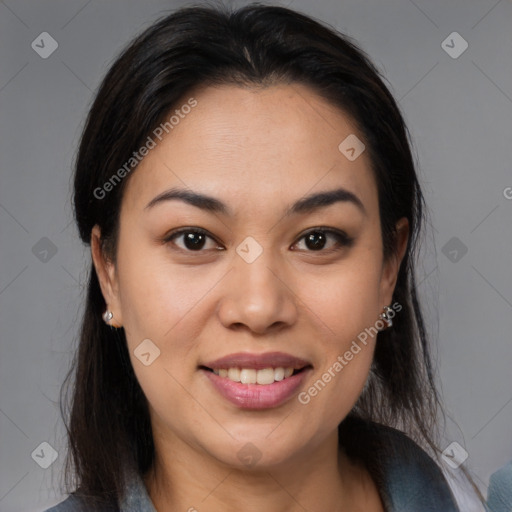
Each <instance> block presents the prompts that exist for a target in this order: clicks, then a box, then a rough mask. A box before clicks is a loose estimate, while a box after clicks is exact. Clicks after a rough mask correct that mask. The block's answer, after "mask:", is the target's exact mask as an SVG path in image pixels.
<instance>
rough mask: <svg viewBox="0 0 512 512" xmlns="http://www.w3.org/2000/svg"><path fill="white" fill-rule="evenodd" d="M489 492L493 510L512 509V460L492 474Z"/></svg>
mask: <svg viewBox="0 0 512 512" xmlns="http://www.w3.org/2000/svg"><path fill="white" fill-rule="evenodd" d="M487 493H488V494H487V504H488V505H489V508H490V509H491V510H492V512H502V511H503V512H508V511H510V510H512V461H510V462H509V463H508V464H507V465H506V466H503V467H502V468H501V469H499V470H498V471H496V472H495V473H493V474H492V475H491V478H490V480H489V489H488V490H487Z"/></svg>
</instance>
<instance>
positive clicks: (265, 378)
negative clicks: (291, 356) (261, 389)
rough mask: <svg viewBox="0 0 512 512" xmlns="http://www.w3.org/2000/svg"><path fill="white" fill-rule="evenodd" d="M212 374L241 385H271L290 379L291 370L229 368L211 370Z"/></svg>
mask: <svg viewBox="0 0 512 512" xmlns="http://www.w3.org/2000/svg"><path fill="white" fill-rule="evenodd" d="M213 373H215V374H216V375H218V376H219V377H226V378H228V379H229V380H232V381H234V382H241V383H242V384H272V383H273V382H275V381H280V380H283V379H286V377H290V376H291V375H292V373H293V368H283V367H279V368H264V369H263V370H255V369H254V368H241V369H240V368H229V369H219V370H213Z"/></svg>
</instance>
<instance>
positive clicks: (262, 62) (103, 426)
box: [62, 4, 439, 501]
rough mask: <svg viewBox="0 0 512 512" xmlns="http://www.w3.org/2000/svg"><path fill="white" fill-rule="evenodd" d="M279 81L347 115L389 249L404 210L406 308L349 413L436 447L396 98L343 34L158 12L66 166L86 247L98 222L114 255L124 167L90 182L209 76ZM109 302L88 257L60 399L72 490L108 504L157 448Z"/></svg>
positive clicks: (293, 22) (434, 400) (413, 186)
mask: <svg viewBox="0 0 512 512" xmlns="http://www.w3.org/2000/svg"><path fill="white" fill-rule="evenodd" d="M281 83H286V84H294V83H297V84H303V85H306V86H308V87H310V88H311V89H312V90H313V91H315V92H316V93H317V94H318V95H319V96H320V97H322V98H324V99H325V100H327V101H328V102H329V103H330V104H332V105H333V106H335V107H337V108H339V109H341V110H342V111H343V112H344V113H346V114H347V115H348V116H349V117H350V118H351V120H352V122H353V123H355V125H356V127H357V128H358V130H359V132H360V133H361V134H362V135H363V137H364V142H365V144H366V151H367V152H368V155H369V158H370V161H371V164H372V170H373V173H374V176H375V180H376V183H377V187H378V199H379V209H380V219H381V230H382V240H383V247H384V257H385V258H388V257H390V255H391V254H392V251H393V248H394V246H395V244H394V242H395V224H396V222H397V220H398V219H400V218H401V217H406V218H407V219H408V221H409V225H410V238H409V242H408V246H407V250H406V253H405V256H404V258H403V261H402V265H401V267H400V271H399V275H398V281H397V284H396V289H395V292H394V296H393V302H395V301H396V302H398V303H400V304H401V305H402V310H401V312H400V313H399V314H398V315H397V316H396V317H395V319H394V325H393V327H392V329H388V330H386V331H383V332H381V333H379V335H378V337H379V343H378V344H377V348H376V351H375V357H374V363H373V366H372V370H371V372H370V376H369V380H368V384H367V386H366V388H365V390H364V392H363V393H362V395H361V396H360V398H359V400H358V402H357V404H356V407H355V408H354V410H353V411H352V413H351V415H353V416H357V417H360V418H364V419H368V420H371V421H375V422H379V423H383V424H385V425H388V426H394V427H398V428H400V429H401V430H404V431H405V432H406V433H408V434H409V435H410V436H411V437H412V438H414V439H416V440H418V441H420V442H423V444H424V445H425V446H430V447H431V448H432V449H433V450H435V447H436V439H435V425H436V417H437V416H438V412H439V411H438V409H439V407H438V406H439V400H438V396H437V393H436V388H435V384H434V375H433V369H432V365H431V358H430V355H429V345H428V342H427V335H426V332H425V327H424V321H423V317H422V313H421V309H420V306H419V303H418V299H417V292H416V285H415V275H414V262H415V255H416V251H417V242H418V237H419V235H420V231H421V228H422V222H423V220H424V202H423V197H422V193H421V190H420V186H419V184H418V179H417V175H416V172H415V165H414V162H413V157H412V154H411V145H410V142H409V139H410V136H409V133H408V131H407V128H406V126H405V123H404V120H403V117H402V115H401V113H400V109H399V107H398V106H397V103H396V102H395V100H394V98H393V97H392V95H391V93H390V92H389V90H388V88H387V87H386V85H385V84H384V82H383V79H382V78H381V76H380V73H379V71H378V70H377V69H376V68H375V67H374V65H373V64H372V63H371V61H370V60H369V58H368V57H367V56H366V54H365V53H364V52H363V51H362V50H361V49H360V48H358V47H357V45H356V44H355V43H354V42H353V41H351V40H350V38H349V37H347V36H344V35H342V34H340V33H338V32H336V31H335V30H333V29H331V28H329V27H328V26H327V25H325V24H323V23H320V22H318V21H315V20H313V19H312V18H310V17H308V16H305V15H303V14H300V13H298V12H295V11H292V10H289V9H287V8H283V7H277V6H264V5H259V4H251V5H247V6H245V7H243V8H240V9H238V10H230V9H228V8H226V7H224V6H215V7H210V6H204V5H203V6H194V7H188V8H183V9H180V10H178V11H175V12H173V13H172V14H170V15H167V16H166V17H164V18H163V19H161V20H159V21H157V22H156V23H154V24H153V25H152V26H151V27H149V28H148V29H147V30H145V31H144V32H143V33H142V34H141V35H139V36H138V37H137V38H136V39H135V40H133V41H132V42H131V43H130V45H129V46H128V47H127V48H126V49H125V50H124V51H123V52H122V53H121V55H120V56H119V57H118V58H117V60H116V61H115V62H114V64H113V65H112V66H111V68H110V69H109V71H108V73H107V75H106V76H105V78H104V80H103V82H102V83H101V86H100V88H99V90H98V92H97V95H96V97H95V100H94V103H93V104H92V107H91V109H90V112H89V115H88V118H87V121H86V125H85V128H84V131H83V134H82V138H81V143H80V147H79V151H78V154H77V158H76V168H75V175H74V207H75V217H76V223H77V226H78V231H79V233H80V237H81V239H82V241H83V242H84V243H85V244H89V243H90V237H91V230H92V228H93V226H94V225H95V224H97V225H98V226H99V227H100V228H101V232H102V242H103V244H104V246H103V247H104V250H105V253H106V254H107V255H108V257H109V258H111V259H112V261H115V258H116V239H117V231H118V226H119V212H120V205H121V201H122V197H123V189H124V186H125V185H126V181H127V180H128V179H129V177H126V178H124V180H122V181H121V182H120V183H119V184H118V185H117V186H115V187H113V189H112V190H111V191H109V192H108V194H106V196H105V197H103V198H98V197H96V196H97V194H96V195H95V193H94V192H95V190H97V188H98V187H102V185H103V184H104V183H105V182H107V181H108V180H109V179H110V178H111V177H112V176H113V175H114V174H115V173H116V171H117V170H118V169H119V168H120V167H121V166H122V165H123V163H125V162H126V161H127V160H128V159H129V158H130V156H131V155H132V153H133V152H134V151H136V150H137V149H138V148H139V147H141V146H142V144H143V143H144V141H145V140H146V139H147V137H148V135H150V134H151V132H152V131H153V130H154V129H155V128H156V127H157V126H158V125H159V124H160V123H161V122H162V120H163V119H165V118H166V116H168V115H169V112H170V111H171V110H172V109H173V108H176V107H177V106H179V101H180V100H181V99H182V98H183V97H185V95H186V94H189V93H190V91H192V90H193V89H194V88H196V87H199V86H208V85H212V84H215V85H222V84H237V85H239V86H240V87H249V86H250V87H267V86H271V85H273V84H281ZM133 172H136V170H134V171H132V173H133ZM105 306H106V305H105V301H104V299H103V296H102V293H101V291H100V286H99V282H98V278H97V275H96V272H95V270H94V267H93V265H92V262H91V267H90V275H89V282H88V289H87V298H86V303H85V311H84V314H83V320H82V324H81V332H80V340H79V347H78V350H77V353H76V357H75V360H74V362H73V367H72V368H71V370H70V372H69V374H68V376H67V379H66V381H67V383H68V385H70V386H71V389H72V400H71V404H70V411H69V413H68V411H67V403H68V401H67V399H65V398H64V397H62V414H63V416H64V418H65V422H66V426H67V433H68V439H69V453H68V458H67V461H66V472H65V474H66V484H67V488H68V490H75V489H77V488H78V489H79V492H80V493H81V494H83V495H84V496H85V495H87V496H89V497H95V498H97V499H98V500H100V499H104V500H107V501H108V500H111V501H115V500H116V499H117V498H118V497H119V493H120V491H121V489H122V487H123V482H122V481H121V475H122V471H121V468H122V466H123V464H124V463H125V462H126V461H127V460H129V459H130V460H132V459H133V463H134V464H135V465H136V467H137V468H138V469H139V471H140V473H141V474H144V473H146V471H147V470H148V469H149V468H150V467H151V465H152V463H153V459H154V445H153V438H152V433H151V424H150V419H149V414H148V405H147V401H146V398H145V396H144V393H143V392H142V389H141V388H140V386H139V384H138V382H137V379H136V377H135V374H134V371H133V368H132V365H131V362H130V358H129V354H128V351H127V345H126V338H125V334H124V331H123V329H118V330H112V329H111V328H110V327H108V326H107V325H106V324H105V323H104V322H103V320H102V313H103V312H104V310H105ZM72 378H73V379H74V382H71V379H72ZM64 388H65V386H63V390H64ZM68 415H69V419H68ZM354 441H355V442H357V440H354Z"/></svg>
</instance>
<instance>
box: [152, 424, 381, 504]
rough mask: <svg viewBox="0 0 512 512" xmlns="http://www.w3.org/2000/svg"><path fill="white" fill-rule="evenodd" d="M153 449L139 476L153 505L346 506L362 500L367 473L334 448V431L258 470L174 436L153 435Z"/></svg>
mask: <svg viewBox="0 0 512 512" xmlns="http://www.w3.org/2000/svg"><path fill="white" fill-rule="evenodd" d="M155 449H156V453H157V457H156V459H155V463H154V465H153V467H152V468H151V470H150V471H149V472H148V473H147V475H145V477H144V480H145V484H146V487H147V489H148V493H149V496H150V497H151V500H152V502H153V504H154V506H155V508H156V509H157V510H183V511H190V512H194V510H198V511H199V510H208V511H211V512H216V511H219V512H220V511H222V512H232V511H233V512H234V511H238V510H245V511H247V512H260V511H261V510H272V511H273V512H281V511H282V512H285V511H287V512H299V511H300V512H303V511H304V510H336V511H349V510H356V509H357V510H358V508H357V507H358V506H361V504H363V505H364V501H363V503H361V498H363V500H366V498H365V493H361V492H360V491H361V489H362V487H361V485H363V487H366V486H367V485H368V475H367V473H366V472H365V471H364V469H362V468H361V467H360V466H356V465H354V464H352V463H351V461H350V460H349V459H348V457H347V456H346V455H345V453H344V452H343V451H342V450H338V433H337V431H335V432H333V433H332V434H331V435H330V436H328V438H326V439H325V441H324V442H323V443H322V444H321V445H320V446H315V447H314V449H311V450H310V451H307V450H305V451H304V452H303V453H301V454H297V455H296V456H295V457H294V458H293V460H287V461H284V462H282V463H280V464H276V465H273V466H272V467H264V468H260V469H254V468H252V469H245V468H244V469H240V468H233V467H230V466H227V465H225V464H223V463H222V462H220V461H219V460H217V459H215V458H213V457H211V456H210V455H208V454H205V453H204V451H202V450H199V449H194V448H193V447H191V446H190V445H188V444H186V443H184V442H181V441H180V440H178V439H176V438H175V439H173V440H172V442H164V441H157V440H155ZM158 454H160V456H158ZM161 454H164V456H162V455H161ZM356 503H357V505H356ZM368 510H373V509H368Z"/></svg>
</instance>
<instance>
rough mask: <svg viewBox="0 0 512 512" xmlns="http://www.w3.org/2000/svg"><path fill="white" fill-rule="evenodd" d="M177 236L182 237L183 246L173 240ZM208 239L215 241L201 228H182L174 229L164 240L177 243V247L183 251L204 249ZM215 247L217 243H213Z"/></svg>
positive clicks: (177, 237)
mask: <svg viewBox="0 0 512 512" xmlns="http://www.w3.org/2000/svg"><path fill="white" fill-rule="evenodd" d="M179 238H182V239H183V242H182V244H183V247H182V246H180V245H178V244H176V243H175V240H177V239H179ZM208 239H210V240H212V241H214V242H215V240H214V239H213V238H212V237H211V236H210V235H208V234H207V232H206V231H205V230H203V229H199V228H183V229H179V230H177V231H174V232H173V233H171V234H170V235H169V236H167V237H166V238H165V242H172V243H173V244H175V245H177V246H178V248H180V249H182V250H185V251H191V252H201V251H202V250H203V249H204V247H205V245H206V243H207V241H208ZM215 247H218V245H215Z"/></svg>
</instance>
